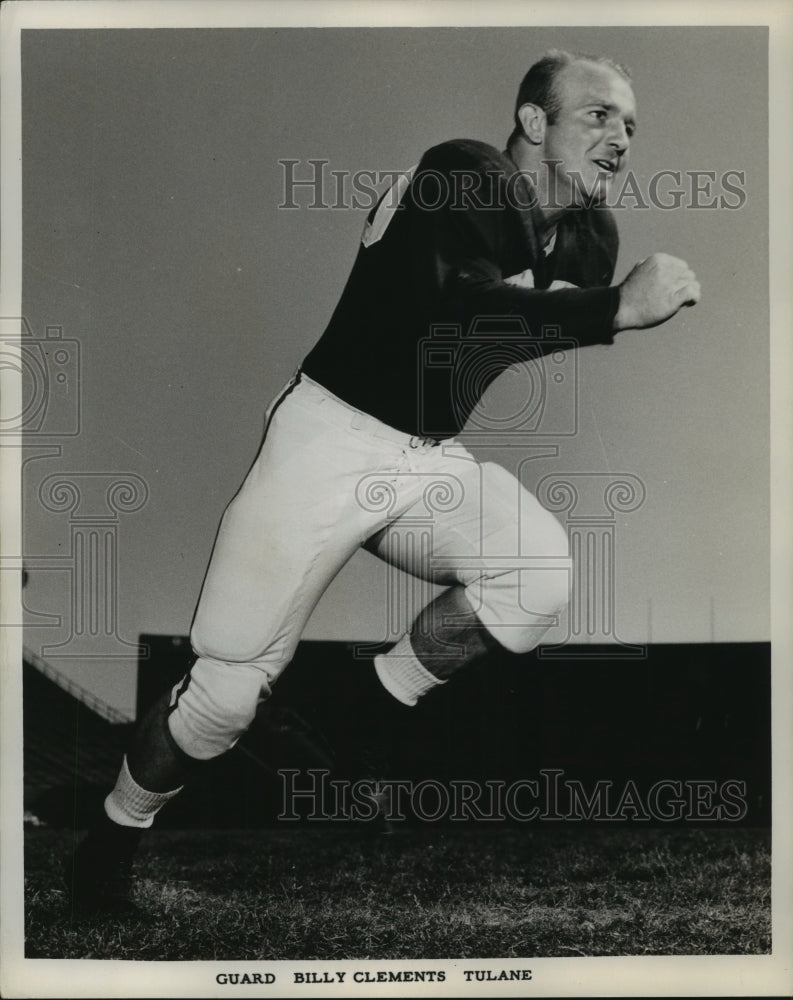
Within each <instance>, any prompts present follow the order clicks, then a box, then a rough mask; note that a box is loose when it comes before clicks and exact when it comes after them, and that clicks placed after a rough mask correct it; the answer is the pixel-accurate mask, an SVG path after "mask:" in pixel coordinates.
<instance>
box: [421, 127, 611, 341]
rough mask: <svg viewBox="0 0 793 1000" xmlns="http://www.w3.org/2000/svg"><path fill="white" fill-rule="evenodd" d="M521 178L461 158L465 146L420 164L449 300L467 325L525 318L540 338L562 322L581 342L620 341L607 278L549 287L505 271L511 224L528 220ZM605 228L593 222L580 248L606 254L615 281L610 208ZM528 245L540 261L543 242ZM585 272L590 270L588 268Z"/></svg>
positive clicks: (607, 273) (565, 333) (427, 217)
mask: <svg viewBox="0 0 793 1000" xmlns="http://www.w3.org/2000/svg"><path fill="white" fill-rule="evenodd" d="M449 145H450V144H449ZM466 159H467V162H466ZM515 177H516V175H513V176H512V178H509V177H505V175H504V173H503V169H499V168H498V167H497V166H496V165H495V164H492V163H490V164H489V163H487V162H485V163H484V164H482V163H481V162H477V160H476V159H474V158H471V157H469V158H466V157H465V156H460V153H459V150H457V149H454V150H452V149H449V148H448V147H447V146H441V147H436V148H435V149H434V150H430V151H429V153H428V154H427V155H426V156H425V158H424V159H423V160H422V162H421V164H419V169H418V171H417V174H416V177H415V178H414V185H416V182H418V185H417V186H416V187H415V190H414V199H415V200H417V202H418V203H419V207H420V209H421V211H422V212H423V215H424V220H423V221H424V224H425V225H426V226H428V227H429V228H430V229H431V230H432V233H431V239H430V243H431V245H432V246H433V249H434V253H435V255H436V261H435V265H436V268H437V277H438V283H439V288H440V289H441V294H442V296H443V298H444V300H445V303H444V304H445V305H446V306H447V307H448V309H449V310H450V312H452V313H454V315H455V317H456V318H457V320H458V322H460V323H462V325H463V327H464V328H465V329H467V328H468V327H469V326H470V325H471V324H472V323H473V322H474V321H475V320H476V319H478V318H480V317H483V316H487V317H497V316H509V317H516V316H518V317H521V318H522V319H523V321H524V323H525V326H526V328H527V329H528V331H529V334H530V336H532V337H533V338H542V334H543V330H544V329H545V328H554V329H555V330H558V331H560V333H561V336H562V337H564V338H566V339H572V340H575V341H576V342H577V343H578V346H582V347H583V346H586V345H590V344H611V343H613V340H614V330H613V321H614V317H615V315H616V312H617V309H618V307H619V289H618V288H616V287H610V286H608V285H607V284H604V285H598V286H596V287H587V288H571V289H563V290H559V291H549V290H543V289H542V288H530V287H524V286H520V285H516V284H512V283H509V282H507V280H506V278H508V277H510V275H508V274H506V275H505V274H504V273H503V271H502V261H503V260H504V250H505V247H504V241H505V240H507V239H508V238H509V235H510V233H509V227H510V226H512V227H515V226H520V225H521V210H520V209H519V208H518V207H516V206H517V205H518V203H519V202H520V200H521V198H525V197H526V191H530V189H528V188H525V187H524V188H523V191H521V189H520V188H518V187H517V186H516V185H515V184H514V179H515ZM523 210H524V211H525V210H526V209H523ZM599 229H600V232H598V231H597V230H596V229H595V227H590V229H589V230H588V231H587V232H586V233H585V234H582V238H581V244H582V245H581V247H580V251H581V254H582V255H586V254H594V253H596V252H598V251H600V252H601V254H602V253H604V252H605V255H606V257H605V259H606V265H605V267H601V269H600V272H599V276H600V277H602V278H605V279H606V281H608V280H610V279H611V277H612V275H613V265H614V261H615V260H616V226H615V225H614V223H613V220H611V219H610V218H605V213H604V219H603V221H602V223H601V225H600V226H599ZM524 235H525V234H524ZM527 245H528V252H529V255H530V256H534V260H536V255H537V254H538V253H539V252H540V250H539V247H537V246H536V245H534V246H532V245H531V240H530V239H529V240H528V241H527ZM534 260H530V261H529V266H530V265H531V264H533V263H534ZM609 260H610V262H611V263H610V266H609ZM577 270H580V273H581V274H582V275H583V274H585V273H586V268H585V267H582V268H580V269H577Z"/></svg>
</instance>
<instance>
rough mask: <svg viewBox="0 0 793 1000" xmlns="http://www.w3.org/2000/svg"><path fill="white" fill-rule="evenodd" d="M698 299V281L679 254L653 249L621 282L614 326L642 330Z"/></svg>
mask: <svg viewBox="0 0 793 1000" xmlns="http://www.w3.org/2000/svg"><path fill="white" fill-rule="evenodd" d="M698 301H699V282H698V281H697V279H696V277H695V276H694V272H693V271H692V270H691V268H690V267H689V266H688V264H686V262H685V261H684V260H680V258H679V257H671V256H670V255H669V254H668V253H654V254H653V255H652V257H647V259H646V260H643V261H640V263H638V264H637V265H636V267H634V269H633V270H632V271H631V273H630V274H629V275H628V277H627V278H626V279H625V280H624V281H623V283H622V284H621V285H620V306H619V309H618V310H617V315H616V316H615V317H614V329H615V330H642V329H645V328H646V327H649V326H658V324H659V323H664V322H665V321H666V320H668V319H671V317H672V316H674V315H675V313H676V312H677V311H678V310H679V309H680V308H682V307H683V306H693V305H694V304H695V303H696V302H698Z"/></svg>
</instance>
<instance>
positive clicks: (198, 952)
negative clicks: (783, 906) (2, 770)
mask: <svg viewBox="0 0 793 1000" xmlns="http://www.w3.org/2000/svg"><path fill="white" fill-rule="evenodd" d="M66 849H67V836H66V834H65V833H64V832H63V831H58V830H51V829H47V828H38V829H30V830H28V831H26V863H25V874H26V878H25V882H26V893H27V905H26V955H27V956H28V957H29V958H123V959H141V960H155V959H173V960H175V959H182V960H184V959H221V958H222V959H237V960H255V959H293V960H294V959H331V958H332V959H343V958H353V959H394V958H463V957H474V956H476V957H483V958H488V957H524V956H526V957H530V956H539V957H542V956H575V955H706V954H707V955H718V954H767V953H769V951H770V947H771V914H770V898H771V889H770V868H771V865H770V833H769V832H768V831H765V830H747V829H740V828H736V829H723V828H722V829H707V830H705V829H675V830H648V829H636V828H630V829H626V828H620V829H615V828H610V829H604V828H593V827H588V828H586V827H571V826H569V825H568V826H565V827H553V828H551V827H549V826H544V827H542V828H536V827H534V828H531V829H518V828H508V829H504V828H500V829H493V830H482V829H471V828H469V827H466V828H458V829H448V828H446V829H440V828H430V827H424V828H419V829H416V828H413V829H399V830H397V832H396V833H395V834H394V835H393V836H390V837H380V838H374V837H366V836H363V835H361V833H360V832H359V831H357V830H353V829H350V828H342V827H338V828H330V829H329V828H299V829H286V830H285V829H276V830H260V831H258V830H257V831H222V832H213V831H184V832H180V831H153V832H152V833H151V835H150V837H149V839H148V840H147V841H146V842H145V847H144V848H143V849H142V852H141V855H140V859H139V862H138V865H137V868H136V872H137V876H138V881H137V887H136V893H137V897H136V898H137V902H138V903H139V904H140V906H141V907H142V908H143V909H144V910H145V911H146V917H145V919H142V920H139V919H133V920H127V921H122V920H120V919H118V918H116V919H111V920H108V919H107V918H102V919H96V918H81V919H78V918H77V917H75V916H74V915H73V914H71V913H70V911H69V907H68V905H67V902H66V898H65V894H64V892H63V889H62V887H61V884H60V875H59V873H60V868H61V866H62V862H63V857H64V853H65V851H66Z"/></svg>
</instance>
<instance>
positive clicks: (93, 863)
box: [63, 817, 143, 917]
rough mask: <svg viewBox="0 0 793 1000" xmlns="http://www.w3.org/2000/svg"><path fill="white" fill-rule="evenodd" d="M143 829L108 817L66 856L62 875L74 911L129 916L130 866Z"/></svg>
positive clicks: (132, 911)
mask: <svg viewBox="0 0 793 1000" xmlns="http://www.w3.org/2000/svg"><path fill="white" fill-rule="evenodd" d="M142 834H143V830H141V829H139V828H138V827H130V826H119V825H118V824H117V823H113V822H112V821H111V820H110V819H108V818H107V817H104V818H103V819H102V820H100V821H99V822H98V823H97V824H96V825H95V826H93V827H91V828H90V829H89V831H88V833H87V834H86V836H85V837H84V838H83V840H82V841H81V842H80V843H79V844H78V845H77V848H76V849H75V850H74V852H73V853H72V854H71V855H70V856H69V858H68V859H67V861H66V865H65V866H64V871H63V876H64V882H65V883H66V892H67V896H68V899H69V902H70V906H71V909H72V911H73V912H75V913H82V914H91V913H95V914H106V915H115V916H126V917H132V916H136V915H138V914H140V912H141V911H140V909H139V908H138V907H137V906H136V904H135V903H134V901H133V898H132V890H133V877H132V864H133V861H134V858H135V852H136V851H137V849H138V844H139V843H140V838H141V836H142Z"/></svg>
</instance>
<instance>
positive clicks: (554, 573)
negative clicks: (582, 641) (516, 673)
mask: <svg viewBox="0 0 793 1000" xmlns="http://www.w3.org/2000/svg"><path fill="white" fill-rule="evenodd" d="M570 589H571V564H570V559H569V558H568V557H567V556H564V555H561V554H560V555H555V556H549V557H533V558H532V565H531V567H530V568H527V569H513V570H511V571H509V572H504V573H500V574H497V575H494V576H491V577H488V578H487V579H486V580H484V581H483V584H482V586H481V588H480V589H479V594H478V599H479V609H478V614H479V617H480V619H481V621H482V624H483V625H484V626H485V627H486V628H487V629H488V631H489V632H490V633H491V635H492V636H493V638H494V639H496V641H497V642H499V643H500V644H501V645H502V646H504V647H505V648H506V649H508V650H509V651H510V652H512V653H526V652H529V650H532V649H534V648H535V646H537V645H538V644H539V642H540V641H541V639H542V637H543V636H544V635H545V633H546V632H547V631H548V630H549V629H551V628H553V627H554V626H556V625H558V624H559V620H560V618H561V616H562V614H563V613H564V610H565V608H566V607H567V605H568V603H569V600H570ZM475 602H476V597H474V599H473V600H472V604H475Z"/></svg>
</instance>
